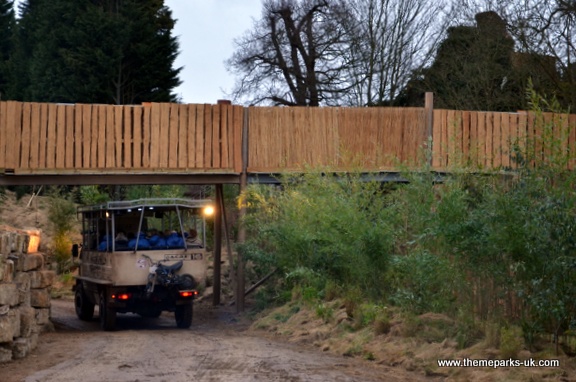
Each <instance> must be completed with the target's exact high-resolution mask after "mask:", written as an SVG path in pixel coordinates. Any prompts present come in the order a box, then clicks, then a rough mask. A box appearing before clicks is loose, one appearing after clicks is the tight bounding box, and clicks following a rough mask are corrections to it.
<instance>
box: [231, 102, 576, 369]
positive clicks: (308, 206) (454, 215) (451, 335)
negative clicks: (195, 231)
mask: <svg viewBox="0 0 576 382" xmlns="http://www.w3.org/2000/svg"><path fill="white" fill-rule="evenodd" d="M531 96H532V99H531V103H532V105H533V106H534V108H535V111H536V123H541V124H543V127H544V132H545V133H544V134H543V135H542V136H533V137H524V140H518V141H516V142H514V143H515V148H516V152H515V153H513V154H514V157H515V160H516V164H518V166H519V168H518V169H517V170H515V171H513V172H512V171H508V170H509V169H505V168H502V169H501V171H498V172H493V173H486V172H483V171H482V169H477V168H470V167H468V166H467V164H466V163H458V165H457V166H454V168H453V169H452V171H451V173H450V175H446V176H445V177H444V178H443V179H442V181H441V182H438V177H437V174H434V173H433V172H432V171H431V170H430V168H427V167H426V166H425V165H424V166H423V167H422V171H420V172H416V173H415V172H410V173H409V172H407V173H406V174H405V176H406V179H407V180H409V182H407V183H406V184H402V185H393V186H382V185H381V184H380V183H377V182H370V181H366V177H365V174H355V175H354V174H352V175H350V174H334V173H332V172H330V170H329V169H324V170H316V171H305V172H303V173H302V174H296V175H295V174H288V175H286V176H285V177H284V178H283V179H282V187H281V188H278V189H271V188H269V187H261V186H252V187H251V188H249V190H248V191H247V192H246V194H245V195H243V196H242V198H241V200H240V202H241V203H244V204H245V205H246V206H248V207H249V214H248V216H247V218H246V221H245V223H246V225H247V227H248V229H249V230H250V234H249V235H248V237H249V238H250V239H249V240H248V241H247V242H246V243H245V244H243V245H242V246H241V247H240V248H239V249H240V250H241V251H243V253H244V256H245V258H247V259H249V260H250V264H252V267H251V268H250V269H251V271H252V272H254V274H255V275H256V276H262V275H265V274H267V273H268V272H269V271H270V270H272V269H276V270H277V272H276V273H275V275H276V276H275V278H274V280H273V281H272V282H271V283H270V284H268V285H267V287H266V288H265V289H262V290H261V291H259V295H260V297H261V301H262V303H261V304H260V306H262V307H263V308H264V307H266V306H268V305H269V304H270V303H273V304H276V305H277V306H281V308H279V310H276V311H274V312H273V313H271V314H270V315H268V316H267V318H264V319H261V320H259V321H258V322H259V323H257V324H256V326H257V327H264V328H267V329H268V330H272V331H274V332H280V333H282V332H286V331H290V330H293V329H286V328H284V325H285V322H288V321H290V320H291V317H293V316H294V317H299V318H295V320H296V321H297V322H298V321H299V325H300V326H302V327H303V328H305V327H306V325H307V324H308V322H310V321H311V320H312V319H311V318H307V319H302V318H301V317H300V316H302V315H304V314H305V313H303V312H304V311H308V315H309V316H310V315H312V316H315V318H314V320H315V321H316V322H318V323H321V326H322V327H326V326H328V327H329V328H330V329H326V330H327V331H328V334H321V335H320V336H321V337H322V338H321V340H322V341H321V343H322V345H321V346H328V347H329V348H332V347H334V345H330V344H329V342H327V341H328V340H329V339H330V340H333V339H334V338H338V337H341V336H344V337H346V336H347V335H344V334H341V333H350V332H353V333H354V335H350V337H351V338H352V337H353V338H355V340H353V341H360V342H361V345H358V343H357V342H354V343H355V344H356V345H358V346H355V345H353V344H352V343H350V344H349V348H348V349H345V350H342V349H339V350H338V351H339V352H341V353H342V354H350V355H360V356H362V357H367V358H374V359H378V360H380V361H382V362H392V361H389V360H390V359H392V360H393V359H395V357H394V356H393V355H391V354H388V353H387V352H388V350H387V348H388V347H390V348H392V349H393V348H395V347H397V349H402V350H398V351H400V352H410V354H412V355H411V356H408V357H406V358H405V359H406V360H408V359H412V361H410V362H412V363H414V362H415V363H416V364H417V367H421V368H422V370H423V371H424V372H427V373H432V374H435V373H441V374H442V375H444V374H446V375H447V376H450V377H454V378H458V376H459V375H466V377H464V379H466V378H469V377H471V376H470V374H469V373H470V371H468V372H466V371H462V370H460V369H458V370H440V371H438V370H436V368H434V367H433V362H432V360H434V362H435V360H436V359H438V358H439V355H442V357H441V358H446V359H448V358H459V357H464V356H465V355H470V357H469V358H475V357H477V358H489V359H495V358H502V357H504V358H517V357H518V358H523V357H532V358H539V357H541V358H549V359H552V358H561V359H562V362H561V367H560V368H556V369H555V370H547V371H544V370H541V371H539V372H538V373H537V374H538V375H539V376H540V378H541V379H552V380H554V379H559V378H566V376H567V375H569V376H570V378H574V376H575V374H574V370H575V367H576V362H575V360H574V358H573V356H574V355H575V354H576V337H575V336H574V333H575V330H576V303H575V301H576V284H575V283H574V280H576V273H575V272H576V271H575V269H576V240H574V237H576V235H575V233H576V232H575V227H576V226H575V225H574V222H575V221H576V192H574V190H575V186H576V176H575V174H574V173H573V172H571V171H567V170H566V169H567V168H568V164H569V163H573V161H574V160H575V159H576V157H575V156H574V150H572V149H571V148H569V147H566V145H565V144H564V142H566V139H565V137H566V136H567V135H568V134H570V133H572V132H573V130H572V128H571V127H570V126H568V124H567V123H565V121H551V120H550V119H547V118H546V117H545V114H544V113H543V110H544V109H546V110H548V109H554V107H555V104H554V102H546V101H544V100H543V99H542V98H539V97H538V96H536V95H534V94H531ZM555 111H557V110H555ZM455 162H457V158H455ZM307 170H309V169H307ZM479 174H481V175H479ZM303 307H306V309H304V308H303ZM343 311H344V312H345V314H344V313H342V312H343ZM376 317H378V321H377V322H378V327H379V328H380V329H376V330H377V331H381V332H382V334H375V332H374V330H375V329H374V328H370V329H366V328H368V327H371V326H374V325H373V322H376V321H375V320H376ZM284 321H285V322H284ZM330 323H332V324H330ZM367 323H370V325H367ZM330 325H331V326H330ZM293 326H294V325H293ZM296 326H298V325H296ZM296 326H294V327H296ZM387 331H388V332H387ZM365 336H367V338H370V340H368V339H366V340H362V338H364V337H365ZM374 336H383V337H382V338H385V340H384V341H379V343H385V344H386V345H385V346H384V345H383V346H384V348H383V349H384V350H383V353H382V355H380V356H376V353H375V352H374V351H373V350H370V349H372V348H371V345H368V344H369V343H370V341H371V339H372V338H373V337H374ZM302 337H304V338H305V337H307V335H302ZM324 337H325V338H324ZM351 341H352V340H351ZM311 342H314V341H311ZM400 343H401V344H402V345H399V344H400ZM326 344H327V345H326ZM426 344H427V345H426ZM420 348H422V349H424V348H429V349H431V350H430V353H429V356H425V355H416V354H420V350H417V349H420ZM418 359H419V360H422V361H421V362H420V361H416V360H418ZM402 362H404V361H402ZM406 362H408V361H406ZM409 367H416V366H414V365H412V364H411V366H409ZM503 372H504V371H498V372H494V374H493V375H494V376H495V377H494V378H495V379H499V378H503V377H502V375H501V374H497V373H503ZM506 372H507V373H509V374H506V377H505V378H506V379H509V378H510V379H514V378H516V376H518V379H522V378H523V377H525V376H526V374H525V372H530V373H532V372H534V370H531V369H530V370H528V371H524V372H521V371H518V370H516V369H507V371H506ZM475 373H480V372H478V371H476V372H475ZM491 373H492V372H491Z"/></svg>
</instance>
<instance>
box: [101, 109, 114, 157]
mask: <svg viewBox="0 0 576 382" xmlns="http://www.w3.org/2000/svg"><path fill="white" fill-rule="evenodd" d="M101 108H102V109H105V110H106V118H105V121H106V125H105V130H106V138H105V140H106V161H105V164H104V166H105V167H106V168H114V167H116V154H115V151H116V131H115V130H116V129H115V126H114V122H115V117H114V109H115V108H116V106H113V105H106V106H101Z"/></svg>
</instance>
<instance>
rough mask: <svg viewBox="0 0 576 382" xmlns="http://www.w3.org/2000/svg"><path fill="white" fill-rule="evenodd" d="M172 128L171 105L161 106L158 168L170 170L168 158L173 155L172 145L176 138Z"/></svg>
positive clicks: (162, 104)
mask: <svg viewBox="0 0 576 382" xmlns="http://www.w3.org/2000/svg"><path fill="white" fill-rule="evenodd" d="M171 130H172V129H171V128H170V104H169V103H161V104H160V125H159V126H158V133H159V134H160V144H159V147H158V166H159V167H160V168H163V169H165V168H168V157H169V156H171V155H173V153H172V152H171V151H172V144H173V141H174V137H172V136H171V135H170V134H171V133H172V131H171Z"/></svg>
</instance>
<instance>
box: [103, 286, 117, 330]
mask: <svg viewBox="0 0 576 382" xmlns="http://www.w3.org/2000/svg"><path fill="white" fill-rule="evenodd" d="M99 309H100V326H101V327H102V329H104V330H107V331H110V330H114V329H116V310H114V309H113V308H110V307H108V294H107V293H106V290H105V289H103V290H101V291H100V305H99Z"/></svg>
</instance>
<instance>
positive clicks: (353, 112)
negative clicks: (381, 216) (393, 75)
mask: <svg viewBox="0 0 576 382" xmlns="http://www.w3.org/2000/svg"><path fill="white" fill-rule="evenodd" d="M430 110H431V108H384V107H383V108H342V107H336V108H324V107H322V108H304V107H295V108H285V107H249V108H244V107H241V106H234V105H228V104H218V105H209V104H189V105H181V104H168V103H152V104H149V105H143V106H113V105H90V104H75V105H60V104H46V103H21V102H14V101H7V102H0V170H1V172H3V173H14V174H16V175H18V174H63V173H64V174H65V173H75V174H102V173H106V174H115V173H135V174H150V173H153V174H158V173H178V174H196V173H203V174H223V173H226V174H239V173H241V172H242V171H243V170H244V169H246V170H247V172H248V173H278V172H282V171H286V170H302V169H303V168H304V167H305V166H310V167H317V166H322V167H330V168H331V169H335V170H339V171H346V170H350V169H360V170H364V171H398V170H399V169H400V168H406V167H408V168H410V167H421V166H422V165H423V164H424V163H425V161H426V158H427V156H426V155H425V150H424V149H425V148H427V147H428V145H430V144H431V148H432V151H431V155H429V156H428V158H431V159H430V162H428V164H429V165H431V167H432V168H433V169H434V170H438V171H449V170H450V168H452V167H453V166H461V165H466V166H469V167H471V168H477V169H480V170H487V169H499V168H506V169H514V168H516V167H517V166H518V162H517V160H516V159H517V158H516V152H515V148H524V149H525V148H526V147H527V145H528V144H529V142H533V143H534V142H536V143H535V144H534V145H533V147H532V152H533V153H535V154H538V155H541V156H542V157H544V156H546V155H547V152H548V151H549V150H550V147H547V146H546V144H545V143H540V144H539V143H538V139H542V137H544V136H545V135H546V131H551V134H552V136H553V137H555V138H558V139H559V141H560V149H561V150H564V151H565V152H566V153H574V152H576V130H574V129H571V126H573V125H575V124H576V115H559V114H543V115H541V116H537V115H535V114H533V113H526V112H523V113H492V112H472V111H454V110H434V111H433V114H432V113H431V112H430V113H429V112H428V111H430ZM432 117H433V118H432ZM432 121H433V122H432ZM544 126H553V127H552V129H551V130H550V129H548V130H546V129H545V127H544ZM575 165H576V163H575V162H574V161H573V160H571V161H569V162H568V163H567V167H568V168H574V167H575Z"/></svg>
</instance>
